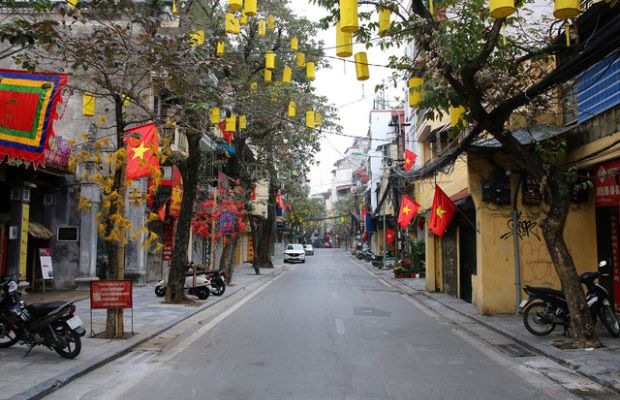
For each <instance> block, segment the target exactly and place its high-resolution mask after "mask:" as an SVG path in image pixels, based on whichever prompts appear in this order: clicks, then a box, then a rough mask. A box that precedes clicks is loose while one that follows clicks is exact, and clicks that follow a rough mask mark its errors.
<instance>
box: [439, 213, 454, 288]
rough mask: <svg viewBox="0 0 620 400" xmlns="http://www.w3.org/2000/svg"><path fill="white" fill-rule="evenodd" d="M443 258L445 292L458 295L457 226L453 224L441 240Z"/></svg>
mask: <svg viewBox="0 0 620 400" xmlns="http://www.w3.org/2000/svg"><path fill="white" fill-rule="evenodd" d="M441 259H442V267H443V274H442V275H443V292H444V293H446V294H449V295H450V296H455V297H456V296H457V288H458V287H457V283H458V282H457V274H456V270H457V257H456V228H455V225H454V224H452V225H451V226H450V228H449V229H448V230H447V231H446V233H445V235H444V237H443V239H442V241H441Z"/></svg>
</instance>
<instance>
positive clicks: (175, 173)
mask: <svg viewBox="0 0 620 400" xmlns="http://www.w3.org/2000/svg"><path fill="white" fill-rule="evenodd" d="M182 200H183V177H182V176H181V171H179V168H178V167H177V166H176V165H173V166H172V196H170V208H169V209H168V213H169V214H170V216H171V217H178V216H179V213H180V212H181V201H182Z"/></svg>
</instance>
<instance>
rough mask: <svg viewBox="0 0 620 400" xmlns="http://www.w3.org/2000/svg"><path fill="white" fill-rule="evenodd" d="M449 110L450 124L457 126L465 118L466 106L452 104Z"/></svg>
mask: <svg viewBox="0 0 620 400" xmlns="http://www.w3.org/2000/svg"><path fill="white" fill-rule="evenodd" d="M449 111H450V126H457V125H458V124H459V123H460V122H461V120H462V119H463V114H465V107H463V106H458V107H453V106H450V109H449Z"/></svg>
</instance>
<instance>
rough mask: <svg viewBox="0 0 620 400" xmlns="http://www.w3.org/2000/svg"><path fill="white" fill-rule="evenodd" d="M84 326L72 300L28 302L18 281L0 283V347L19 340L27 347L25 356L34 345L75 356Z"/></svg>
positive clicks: (79, 345)
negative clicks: (21, 294) (21, 291)
mask: <svg viewBox="0 0 620 400" xmlns="http://www.w3.org/2000/svg"><path fill="white" fill-rule="evenodd" d="M83 325H84V324H83V322H82V320H81V319H80V317H78V316H77V315H75V305H74V304H73V302H64V301H54V302H50V303H33V304H28V305H27V304H26V303H25V302H24V301H23V300H21V296H20V293H19V291H18V284H17V282H15V281H14V280H8V281H6V282H3V283H2V284H1V285H0V348H7V347H11V346H13V345H14V344H15V343H17V342H20V343H21V344H25V345H27V346H28V351H26V354H25V355H24V357H25V356H26V355H28V353H30V351H31V350H32V349H33V348H34V346H37V345H43V346H45V347H47V348H49V349H50V350H54V351H55V352H56V353H58V354H59V355H60V356H61V357H63V358H75V357H77V356H78V354H80V351H81V349H82V343H81V339H80V337H81V336H84V334H85V333H86V330H84V328H83V327H82V326H83Z"/></svg>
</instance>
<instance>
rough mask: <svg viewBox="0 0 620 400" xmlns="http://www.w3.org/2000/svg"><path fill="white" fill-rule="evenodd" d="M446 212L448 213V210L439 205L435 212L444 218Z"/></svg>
mask: <svg viewBox="0 0 620 400" xmlns="http://www.w3.org/2000/svg"><path fill="white" fill-rule="evenodd" d="M445 213H446V210H444V209H443V208H441V206H439V207H437V210H436V211H435V214H437V216H438V217H439V218H442V217H443V215H444V214H445Z"/></svg>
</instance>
